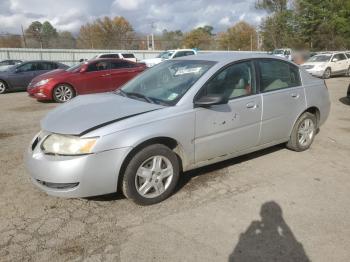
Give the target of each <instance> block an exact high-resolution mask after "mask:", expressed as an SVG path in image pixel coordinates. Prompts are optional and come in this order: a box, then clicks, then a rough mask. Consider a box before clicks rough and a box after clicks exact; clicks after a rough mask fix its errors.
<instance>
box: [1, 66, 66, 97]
mask: <svg viewBox="0 0 350 262" xmlns="http://www.w3.org/2000/svg"><path fill="white" fill-rule="evenodd" d="M66 68H68V66H67V65H64V64H61V63H57V62H52V61H44V60H40V61H28V62H23V63H21V64H17V65H14V66H12V67H10V68H8V69H7V70H6V71H4V72H0V94H3V93H5V92H7V91H10V90H26V89H27V86H28V84H29V83H30V81H31V80H32V79H33V78H34V77H36V76H38V75H42V74H44V73H47V72H49V71H52V70H55V69H66Z"/></svg>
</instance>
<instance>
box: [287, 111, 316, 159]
mask: <svg viewBox="0 0 350 262" xmlns="http://www.w3.org/2000/svg"><path fill="white" fill-rule="evenodd" d="M316 121H317V120H316V117H315V115H313V114H311V113H308V112H306V113H304V114H302V115H301V116H300V117H299V119H298V120H297V121H296V123H295V125H294V127H293V131H292V134H291V136H290V139H289V141H288V143H287V147H288V148H289V149H291V150H294V151H297V152H301V151H304V150H307V149H308V148H309V147H310V146H311V144H312V142H313V141H314V138H315V135H316Z"/></svg>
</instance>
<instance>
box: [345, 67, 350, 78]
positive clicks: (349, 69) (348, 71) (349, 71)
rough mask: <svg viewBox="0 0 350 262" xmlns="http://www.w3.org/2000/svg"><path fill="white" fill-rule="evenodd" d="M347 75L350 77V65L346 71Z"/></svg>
mask: <svg viewBox="0 0 350 262" xmlns="http://www.w3.org/2000/svg"><path fill="white" fill-rule="evenodd" d="M345 76H349V77H350V66H349V68H348V70H347V71H346V74H345Z"/></svg>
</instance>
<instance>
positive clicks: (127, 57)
mask: <svg viewBox="0 0 350 262" xmlns="http://www.w3.org/2000/svg"><path fill="white" fill-rule="evenodd" d="M97 58H119V59H125V60H129V61H131V62H135V63H136V62H137V59H136V57H135V55H134V54H131V53H106V54H98V55H97V56H94V57H93V59H97Z"/></svg>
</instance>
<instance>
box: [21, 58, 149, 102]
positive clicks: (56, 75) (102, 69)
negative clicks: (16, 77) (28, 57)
mask: <svg viewBox="0 0 350 262" xmlns="http://www.w3.org/2000/svg"><path fill="white" fill-rule="evenodd" d="M145 68H146V67H145V65H144V64H137V63H134V62H131V61H126V60H121V59H114V58H112V59H104V58H103V59H95V60H90V61H88V62H85V63H82V64H78V65H76V66H73V67H70V68H68V69H66V70H64V69H62V70H56V71H53V72H49V73H47V74H44V75H40V76H38V77H36V78H34V79H33V80H32V81H31V82H30V84H29V85H28V88H27V92H28V94H29V96H31V97H33V98H36V99H37V100H54V101H56V102H59V103H63V102H66V101H68V100H70V99H72V98H73V97H75V96H77V95H81V94H90V93H99V92H108V91H113V90H115V89H117V88H118V87H120V86H121V85H123V84H124V83H125V82H127V81H129V80H130V79H132V78H133V77H134V76H136V75H137V74H139V73H140V72H142V71H143V70H145Z"/></svg>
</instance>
